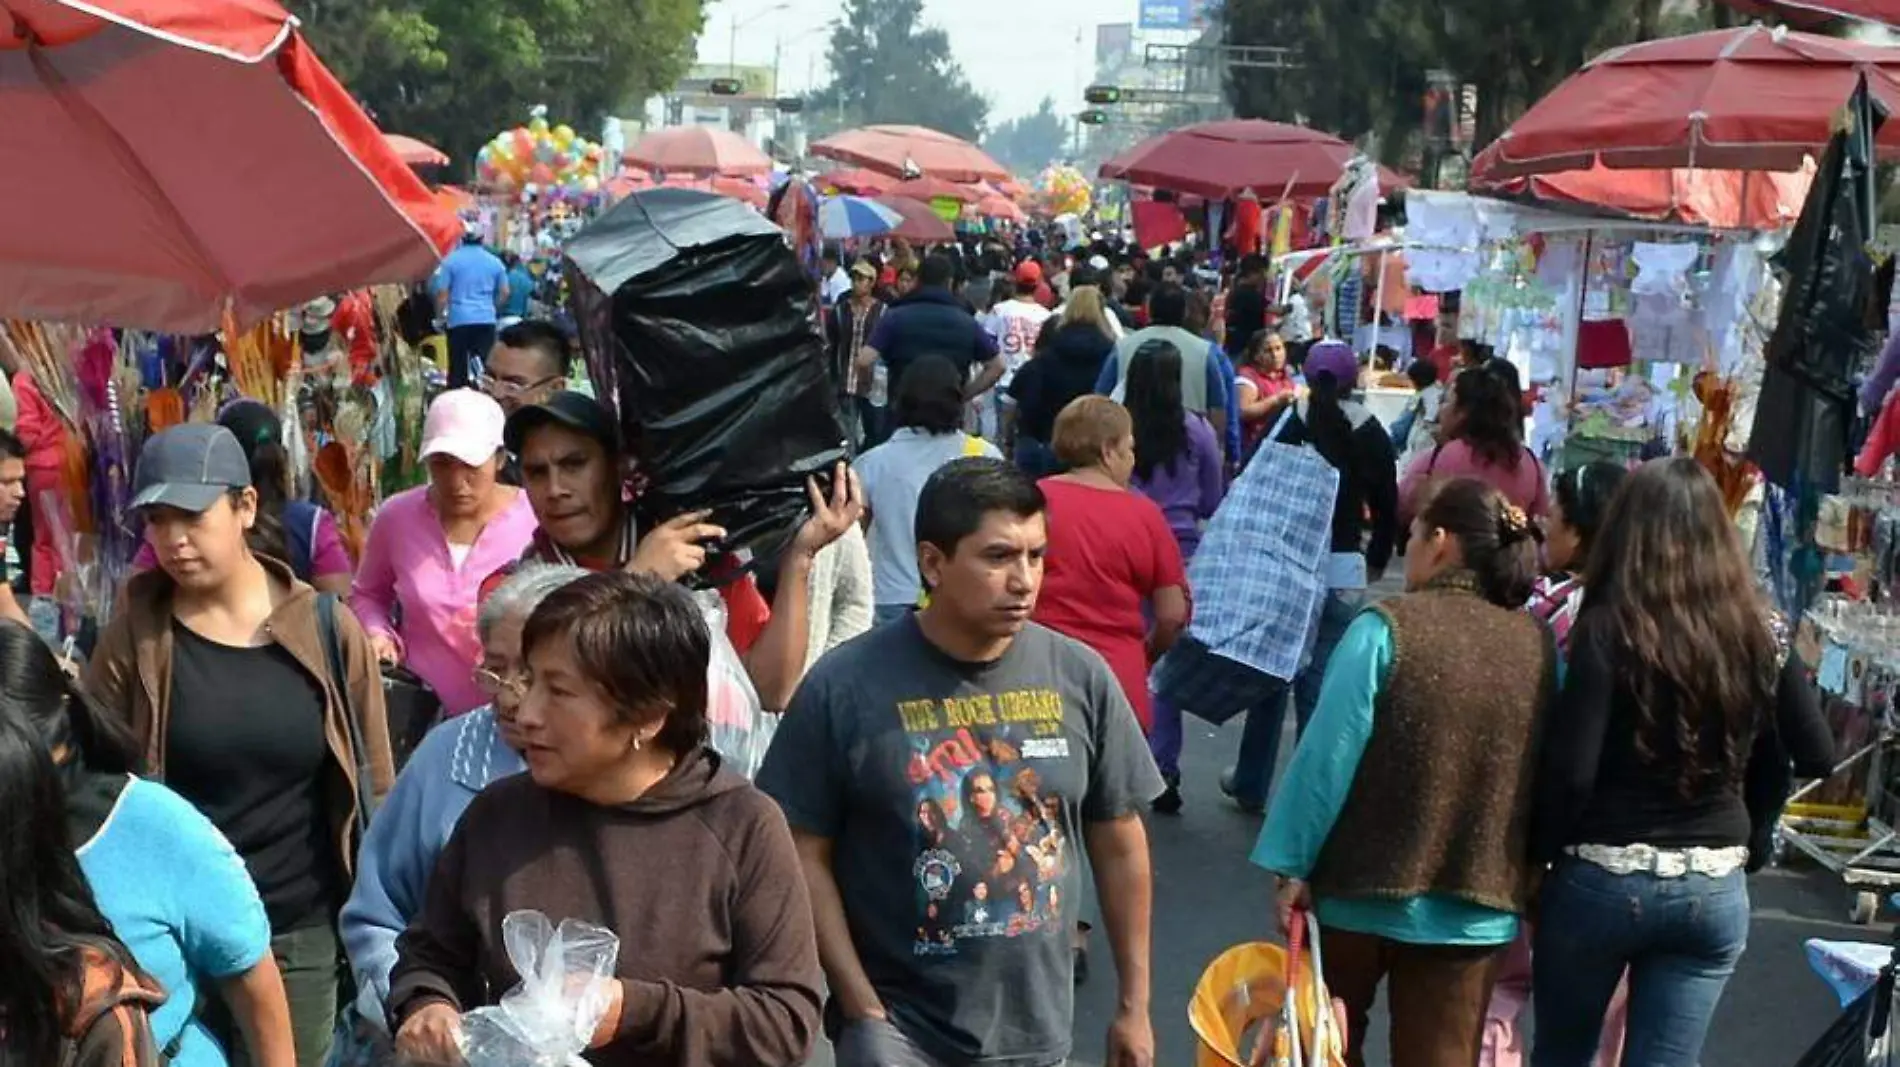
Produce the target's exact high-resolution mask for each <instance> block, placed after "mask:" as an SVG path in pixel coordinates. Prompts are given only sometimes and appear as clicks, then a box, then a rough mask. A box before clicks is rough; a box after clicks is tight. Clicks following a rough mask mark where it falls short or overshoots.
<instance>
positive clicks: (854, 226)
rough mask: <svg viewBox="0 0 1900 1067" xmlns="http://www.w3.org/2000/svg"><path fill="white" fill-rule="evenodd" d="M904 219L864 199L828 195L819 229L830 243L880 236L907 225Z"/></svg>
mask: <svg viewBox="0 0 1900 1067" xmlns="http://www.w3.org/2000/svg"><path fill="white" fill-rule="evenodd" d="M903 222H904V216H902V215H900V214H898V213H897V212H896V211H894V210H892V209H890V208H888V207H885V206H884V205H883V204H880V203H878V202H877V201H875V200H867V199H865V198H864V197H861V196H828V197H826V198H825V202H824V203H822V204H820V205H819V206H818V229H819V230H820V231H821V232H823V233H824V235H825V237H826V238H827V239H828V240H833V241H842V240H847V239H849V238H853V237H876V236H878V235H879V234H884V233H889V232H891V231H892V230H894V229H896V228H897V227H899V226H901V225H903Z"/></svg>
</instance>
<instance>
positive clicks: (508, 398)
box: [480, 319, 574, 415]
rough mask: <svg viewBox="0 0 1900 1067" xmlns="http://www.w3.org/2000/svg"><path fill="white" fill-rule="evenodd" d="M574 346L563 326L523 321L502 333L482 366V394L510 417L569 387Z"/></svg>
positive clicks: (537, 321) (535, 320)
mask: <svg viewBox="0 0 1900 1067" xmlns="http://www.w3.org/2000/svg"><path fill="white" fill-rule="evenodd" d="M573 352H574V349H573V346H572V345H571V344H570V343H569V342H568V339H567V335H566V334H564V333H562V332H561V329H560V327H558V326H556V325H554V324H553V323H551V322H548V321H546V320H543V319H523V320H521V321H520V322H517V323H515V324H514V325H513V326H509V327H508V328H506V329H504V330H502V331H501V333H500V335H498V336H497V337H496V338H495V347H494V349H493V350H492V351H490V352H489V353H488V360H487V362H486V363H484V364H483V366H482V377H481V380H480V385H481V389H482V392H484V393H487V394H488V395H489V396H492V397H494V398H495V403H497V404H500V405H501V410H502V411H503V412H505V413H507V414H509V415H513V414H514V413H515V412H517V411H519V410H521V409H522V408H525V407H531V406H533V405H535V404H539V403H540V402H541V401H543V400H546V399H547V398H548V397H550V396H553V395H554V394H555V393H558V392H560V391H561V390H562V389H565V388H567V365H568V363H569V362H570V361H571V360H572V359H573Z"/></svg>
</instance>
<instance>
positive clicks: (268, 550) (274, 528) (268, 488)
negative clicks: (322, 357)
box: [218, 399, 290, 563]
mask: <svg viewBox="0 0 1900 1067" xmlns="http://www.w3.org/2000/svg"><path fill="white" fill-rule="evenodd" d="M218 424H219V425H220V426H223V427H224V428H225V429H227V430H230V431H231V436H233V437H236V438H237V442H238V447H239V448H242V449H243V450H244V458H245V459H246V460H248V461H249V462H250V465H251V488H253V489H255V490H257V521H256V522H254V523H252V524H251V528H250V530H249V531H248V532H246V534H245V537H244V539H245V541H246V542H247V543H248V544H249V545H250V546H251V552H252V553H254V554H256V555H260V556H269V557H271V558H272V559H276V560H282V561H284V562H286V563H288V562H290V540H289V535H288V534H287V533H285V530H284V505H285V504H287V503H289V500H290V453H289V452H287V451H286V450H285V449H284V425H283V421H282V420H281V419H279V418H278V417H277V413H276V412H275V411H272V410H271V409H270V407H269V406H268V405H266V404H264V403H262V402H260V401H257V400H248V399H246V400H237V401H233V402H232V403H230V404H228V405H226V406H225V409H224V411H223V412H221V413H220V414H219V415H218Z"/></svg>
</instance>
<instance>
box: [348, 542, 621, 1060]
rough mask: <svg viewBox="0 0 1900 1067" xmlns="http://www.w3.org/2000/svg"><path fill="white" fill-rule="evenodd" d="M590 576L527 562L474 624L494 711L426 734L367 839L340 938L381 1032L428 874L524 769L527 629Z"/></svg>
mask: <svg viewBox="0 0 1900 1067" xmlns="http://www.w3.org/2000/svg"><path fill="white" fill-rule="evenodd" d="M586 574H587V572H586V571H584V570H582V569H581V568H579V567H564V566H556V565H553V564H548V563H526V564H523V565H522V566H521V567H520V569H518V570H516V571H515V572H514V573H513V574H511V575H509V576H508V578H507V579H506V580H505V581H503V582H502V583H501V584H500V585H498V586H496V587H495V588H494V589H493V590H492V591H491V592H490V593H489V594H488V596H487V598H486V599H484V600H483V601H482V604H481V609H480V612H479V613H478V614H477V616H476V627H477V629H478V630H479V631H480V633H481V639H482V657H481V663H480V665H479V666H477V667H476V668H475V670H474V675H473V681H474V683H475V684H476V685H477V686H479V687H480V689H481V690H482V692H484V693H487V694H488V696H489V699H490V701H491V703H490V704H489V706H488V707H485V708H482V709H481V710H479V711H475V712H471V713H469V714H467V715H464V716H462V717H461V718H459V719H456V720H455V721H453V722H446V723H443V724H442V725H440V726H437V727H436V728H435V729H434V730H431V731H430V732H429V736H428V737H426V738H424V739H423V742H422V744H421V745H419V746H418V747H417V748H416V751H415V754H414V755H413V756H411V757H410V759H409V763H408V765H406V766H405V767H404V768H403V771H402V773H401V774H400V775H398V776H397V777H396V785H395V788H393V789H391V790H390V793H389V799H388V800H387V801H385V802H384V804H383V806H382V808H380V809H379V810H378V811H377V813H376V819H375V821H374V822H372V823H371V824H370V828H369V834H368V836H367V837H365V838H364V839H363V852H362V856H361V859H360V860H359V861H358V869H357V875H356V886H355V888H354V889H352V890H351V892H350V899H349V903H347V904H345V905H344V906H343V917H342V922H341V933H342V937H343V947H344V951H345V952H347V953H348V955H349V958H350V969H351V971H352V972H353V973H354V974H355V976H356V986H357V991H358V996H357V1010H358V1011H359V1012H360V1013H361V1014H362V1016H363V1017H364V1018H365V1019H367V1020H369V1021H371V1022H373V1023H376V1024H377V1025H379V1026H380V1025H381V1023H382V1005H383V998H384V997H386V996H388V995H389V971H390V969H391V968H392V967H394V966H395V965H396V937H397V935H399V934H401V933H402V932H403V929H404V928H405V927H407V926H408V925H409V921H410V920H411V919H413V918H415V916H416V913H417V912H419V911H420V910H422V898H423V890H424V888H425V887H427V885H428V883H429V872H430V871H432V870H434V869H435V860H436V856H437V855H439V854H440V853H441V851H442V846H443V845H445V844H447V843H448V840H449V834H450V833H451V832H453V831H454V829H455V824H456V822H457V821H459V820H460V819H461V818H462V811H463V809H465V808H467V807H468V805H469V802H470V801H472V800H474V799H475V794H477V793H479V792H481V791H482V790H483V789H485V788H487V786H488V784H489V783H490V782H493V781H495V780H496V779H499V778H506V777H507V776H509V775H511V774H520V773H521V772H522V771H523V770H525V769H527V764H526V763H524V762H523V761H522V759H521V739H520V737H519V735H518V734H517V732H516V729H515V713H516V712H517V711H518V710H519V709H520V707H521V697H522V694H523V693H524V692H526V691H527V675H526V669H525V666H524V664H523V661H522V656H521V628H522V627H523V626H524V625H526V623H527V621H528V616H529V615H532V614H533V613H534V609H535V608H537V607H539V606H540V605H541V602H542V601H543V600H546V599H547V597H548V595H549V594H550V593H553V592H554V591H555V590H556V589H559V588H561V587H562V586H564V585H566V584H568V583H569V582H571V581H573V580H575V579H576V578H581V577H584V576H585V575H586Z"/></svg>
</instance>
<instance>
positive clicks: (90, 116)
mask: <svg viewBox="0 0 1900 1067" xmlns="http://www.w3.org/2000/svg"><path fill="white" fill-rule="evenodd" d="M295 25H296V24H295V22H294V21H293V20H292V19H291V17H290V16H289V15H288V14H286V13H285V12H284V10H283V9H282V8H280V7H278V6H277V5H276V4H275V3H272V2H271V0H85V2H84V3H80V2H79V0H0V115H3V116H5V119H4V128H5V131H6V136H5V137H3V138H0V202H4V203H6V204H8V205H10V206H11V207H12V208H13V210H12V211H11V212H10V213H9V217H8V219H7V221H6V223H5V224H4V225H0V317H16V318H34V319H56V320H66V321H76V322H89V323H110V324H114V325H123V326H138V327H145V328H150V329H157V330H169V331H177V332H204V331H208V330H211V329H214V328H216V327H217V326H218V324H219V322H220V319H221V318H222V313H223V312H224V311H225V310H226V309H227V308H228V309H229V310H230V311H231V313H232V314H233V315H234V316H235V317H236V318H237V320H238V321H239V322H240V323H248V322H254V321H256V320H258V319H260V318H262V317H264V316H266V315H268V314H270V313H271V312H273V311H275V310H277V309H279V308H284V307H289V306H292V305H295V304H299V303H302V302H304V301H307V300H310V299H312V298H314V297H317V296H319V295H322V294H324V293H327V292H334V291H337V290H341V289H347V288H352V287H355V286H360V285H366V284H372V283H378V282H401V281H409V280H412V279H415V278H419V277H423V276H425V275H427V274H428V273H429V271H431V270H432V269H434V266H435V264H436V262H437V260H438V258H439V256H440V252H441V250H442V249H445V248H447V247H448V246H449V245H451V244H452V243H453V242H454V241H455V240H456V239H457V238H458V236H459V234H460V224H459V222H458V221H457V220H456V218H455V216H454V214H453V213H451V212H448V211H446V210H444V209H443V208H442V207H441V206H440V205H438V204H437V203H436V201H435V198H434V196H433V195H432V194H431V193H430V192H429V190H428V188H427V187H426V186H424V185H423V184H422V182H421V180H419V179H418V178H417V177H416V176H415V174H414V173H412V172H411V171H410V170H409V168H408V167H407V166H405V165H404V164H403V162H402V160H401V159H399V158H397V156H396V153H395V152H393V151H392V150H391V149H390V148H389V146H388V144H387V143H385V142H384V140H383V137H382V134H381V132H380V131H378V130H377V129H376V126H375V124H373V123H372V122H370V120H369V118H368V116H366V115H364V114H363V112H362V109H361V108H359V107H357V105H356V104H355V102H354V101H352V100H351V99H350V96H349V94H348V93H346V92H345V91H344V90H343V87H342V86H341V85H338V84H337V82H336V79H335V78H333V77H331V75H330V73H329V71H327V70H325V69H324V68H323V65H322V64H321V63H319V62H318V61H317V58H316V56H315V55H313V54H312V53H311V52H310V50H309V47H308V46H307V45H305V44H304V42H303V39H302V38H301V37H299V36H298V34H297V32H296V29H295Z"/></svg>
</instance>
